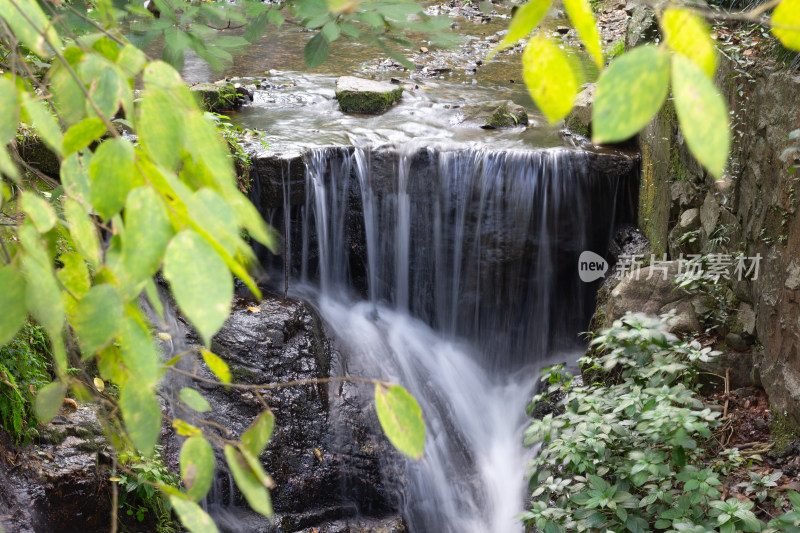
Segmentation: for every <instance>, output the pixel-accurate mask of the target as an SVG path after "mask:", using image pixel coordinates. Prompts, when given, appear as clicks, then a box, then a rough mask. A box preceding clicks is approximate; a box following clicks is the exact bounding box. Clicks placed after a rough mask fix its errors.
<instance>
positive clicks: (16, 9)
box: [0, 0, 61, 57]
mask: <svg viewBox="0 0 800 533" xmlns="http://www.w3.org/2000/svg"><path fill="white" fill-rule="evenodd" d="M0 17H2V18H3V19H5V21H6V22H7V23H8V25H9V26H10V27H11V31H12V32H13V33H14V35H15V36H16V37H18V38H19V39H20V40H21V41H22V43H23V44H24V45H25V46H27V47H28V48H29V49H30V50H32V51H33V52H34V53H35V54H36V55H38V56H40V57H49V56H50V55H52V53H53V52H52V50H53V47H55V48H61V40H60V39H59V38H58V32H57V31H56V29H55V25H53V24H51V23H50V19H49V18H48V17H47V15H45V14H44V11H42V8H41V7H39V4H38V3H37V2H35V1H34V0H14V2H13V3H12V2H11V1H10V0H0Z"/></svg>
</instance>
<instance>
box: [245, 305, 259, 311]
mask: <svg viewBox="0 0 800 533" xmlns="http://www.w3.org/2000/svg"><path fill="white" fill-rule="evenodd" d="M247 310H248V311H250V312H251V313H258V312H259V311H261V308H260V307H250V306H249V305H248V306H247Z"/></svg>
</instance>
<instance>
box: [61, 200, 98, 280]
mask: <svg viewBox="0 0 800 533" xmlns="http://www.w3.org/2000/svg"><path fill="white" fill-rule="evenodd" d="M64 216H65V217H66V219H67V223H68V224H69V233H70V236H71V237H72V241H73V242H74V243H75V247H76V248H77V249H78V252H80V253H81V254H82V255H83V256H84V257H85V258H86V260H87V261H89V264H91V265H92V266H93V267H95V268H97V266H98V265H99V264H100V242H99V241H98V239H97V229H96V228H95V226H94V224H93V223H92V220H91V219H90V218H89V215H88V214H87V213H86V209H84V207H83V206H82V205H81V203H80V202H78V201H77V200H73V199H72V198H67V199H66V200H65V201H64Z"/></svg>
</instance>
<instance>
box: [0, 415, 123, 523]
mask: <svg viewBox="0 0 800 533" xmlns="http://www.w3.org/2000/svg"><path fill="white" fill-rule="evenodd" d="M97 410H98V406H97V405H96V404H78V407H77V409H74V410H73V409H70V410H67V411H65V410H62V411H61V412H60V413H59V414H58V415H56V417H55V418H54V419H53V421H52V422H50V423H49V424H46V425H43V426H40V427H39V433H40V438H39V443H38V444H34V445H33V446H31V447H29V448H27V449H25V450H24V454H20V455H18V456H17V458H16V461H18V463H17V466H15V467H12V468H10V469H9V470H7V471H6V470H5V469H0V526H2V527H4V528H5V530H6V531H15V532H20V533H27V532H29V531H30V532H35V531H59V532H63V533H95V532H96V533H101V532H106V531H108V530H109V526H110V522H111V490H110V485H109V482H108V478H109V477H110V467H111V458H110V456H109V455H108V454H107V453H106V448H107V446H108V443H107V441H106V439H105V436H104V434H103V428H102V426H101V425H100V422H99V420H98V411H97ZM7 440H8V439H7V436H6V435H5V433H4V432H3V435H2V437H0V449H3V450H7V451H10V450H12V449H13V446H12V445H11V443H10V442H7ZM11 455H12V454H10V453H9V456H7V457H6V459H7V458H8V457H10V456H11Z"/></svg>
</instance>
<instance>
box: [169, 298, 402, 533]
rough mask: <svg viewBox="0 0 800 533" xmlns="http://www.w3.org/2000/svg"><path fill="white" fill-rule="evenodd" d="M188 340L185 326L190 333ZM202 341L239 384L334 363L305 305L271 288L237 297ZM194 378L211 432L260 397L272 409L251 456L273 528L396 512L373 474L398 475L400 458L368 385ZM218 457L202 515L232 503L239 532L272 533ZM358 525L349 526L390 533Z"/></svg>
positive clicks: (311, 376)
mask: <svg viewBox="0 0 800 533" xmlns="http://www.w3.org/2000/svg"><path fill="white" fill-rule="evenodd" d="M196 340H197V339H196V338H194V335H193V334H192V336H191V337H190V341H196ZM211 347H212V350H213V352H214V353H216V354H218V355H219V356H220V357H221V358H223V359H224V360H225V361H226V363H227V364H228V366H229V368H230V370H231V374H232V377H233V381H234V382H235V383H240V384H246V385H261V384H276V383H285V382H288V381H302V380H315V379H320V378H328V377H330V376H331V375H332V373H333V372H332V369H335V368H338V367H339V364H340V355H339V354H338V353H337V352H336V350H335V349H333V348H332V347H331V343H330V341H329V340H328V338H327V337H326V336H325V334H324V332H323V324H322V323H321V321H320V319H319V318H318V317H317V315H316V314H315V313H314V311H313V310H312V309H311V308H310V307H309V306H307V305H305V304H304V303H301V302H297V301H291V300H283V299H280V298H278V297H272V296H266V297H265V298H264V299H262V300H261V301H259V302H253V301H249V302H248V301H245V300H243V299H239V300H237V302H236V303H235V305H234V309H233V311H232V313H231V316H230V317H229V319H228V321H227V322H226V323H225V325H224V326H223V327H222V329H221V330H220V332H219V333H217V335H216V336H215V337H214V338H213V340H212V345H211ZM198 366H199V374H200V375H201V376H203V377H207V378H209V379H214V378H213V375H212V374H211V373H210V371H209V369H208V368H207V367H206V366H205V364H204V363H202V362H200V361H199V362H198ZM190 368H191V367H190ZM197 386H198V388H200V389H201V390H202V394H203V396H204V397H205V398H206V399H207V400H208V401H209V403H210V404H211V406H212V411H211V412H210V413H207V414H206V420H208V421H210V422H211V423H212V426H213V427H216V428H218V430H219V433H220V437H224V438H228V439H238V438H240V437H241V434H242V432H243V431H244V430H245V429H246V428H247V427H248V426H249V425H250V423H251V422H252V421H253V420H254V419H255V418H256V417H257V416H258V415H259V413H261V412H262V411H263V410H264V406H263V404H262V403H261V400H262V399H263V400H264V401H265V402H266V403H267V404H268V405H269V408H270V409H271V410H272V412H273V414H274V415H275V430H274V433H273V435H272V438H271V439H270V443H269V445H268V446H267V449H266V450H265V451H264V452H263V453H262V454H261V456H260V459H261V462H262V464H263V465H264V468H265V470H266V471H267V472H268V473H269V474H270V475H271V476H272V477H273V479H274V481H275V487H274V489H273V490H272V491H271V497H272V504H273V508H274V510H275V513H276V520H277V524H279V527H280V531H283V532H299V531H310V530H311V529H310V528H312V527H313V528H316V530H318V531H320V532H322V531H340V530H341V531H345V530H346V529H344V526H343V527H342V528H340V529H336V528H335V527H333V525H334V524H335V523H339V524H349V527H355V526H356V525H357V524H360V523H361V522H359V521H360V520H361V517H363V516H364V515H366V516H369V517H370V519H374V520H376V522H375V523H376V524H377V523H382V520H384V519H387V520H388V521H389V522H388V523H391V522H392V521H393V520H395V519H396V517H397V508H398V503H397V502H398V497H397V495H396V494H397V493H396V492H395V491H394V490H392V489H390V488H388V487H387V486H386V485H385V482H384V474H383V472H384V471H386V470H385V469H387V468H388V469H390V470H389V471H390V472H392V474H393V476H392V477H394V478H395V479H398V480H399V479H402V474H401V465H403V464H404V463H403V462H402V458H401V457H400V456H399V454H398V452H396V451H395V450H394V449H393V448H392V446H391V445H390V444H389V441H388V440H387V439H386V438H385V436H383V434H382V433H381V432H380V430H379V429H377V428H379V425H378V422H377V416H376V415H375V413H374V409H373V408H372V403H371V402H372V396H371V394H370V389H369V387H368V386H365V385H363V384H360V383H349V382H338V383H331V384H318V383H309V384H305V385H297V386H291V387H278V388H268V387H264V388H258V389H257V391H258V392H257V393H256V392H254V391H250V390H236V389H230V388H228V387H224V386H216V385H213V384H209V383H199V384H198V385H197ZM207 427H209V428H210V426H207ZM179 441H180V439H179V438H177V437H176V438H174V439H173V442H172V443H171V444H170V446H169V447H170V452H169V453H170V462H172V463H174V462H176V459H177V452H178V450H179V447H180V442H179ZM217 451H218V452H219V450H217ZM394 464H396V465H397V466H396V471H395V470H392V468H393V467H392V465H394ZM224 465H225V461H224V459H223V458H222V455H221V454H218V458H217V468H218V472H217V480H218V481H219V483H216V484H215V488H213V489H212V493H211V495H210V497H209V502H208V503H209V506H210V512H211V515H212V516H214V517H216V518H217V520H218V522H219V523H222V522H224V521H225V514H222V515H217V511H216V510H217V509H221V510H220V512H221V513H230V512H231V509H233V510H234V511H233V512H234V513H235V514H237V515H240V516H241V518H240V519H239V520H240V521H242V522H243V523H247V524H248V526H247V528H246V530H248V531H261V530H262V529H263V530H265V531H267V530H269V531H272V530H271V529H266V528H267V526H268V525H269V522H268V521H266V520H264V519H263V517H259V516H257V515H255V514H254V513H252V512H251V511H249V510H248V508H247V504H246V503H245V502H244V500H243V498H242V496H241V494H240V493H239V491H238V489H235V488H233V487H231V485H230V481H229V479H230V478H229V476H228V475H227V472H226V471H225V468H226V467H225V466H224ZM362 522H363V520H362ZM365 524H366V522H365ZM223 525H224V524H223ZM323 526H324V527H323ZM361 527H362V529H355V530H358V531H361V530H363V531H384V530H386V531H393V530H392V529H385V528H384V529H380V528H378V527H377V526H376V528H374V529H373V528H371V527H366V526H365V525H364V524H362V526H361ZM381 527H382V526H381ZM223 530H225V527H223Z"/></svg>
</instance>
